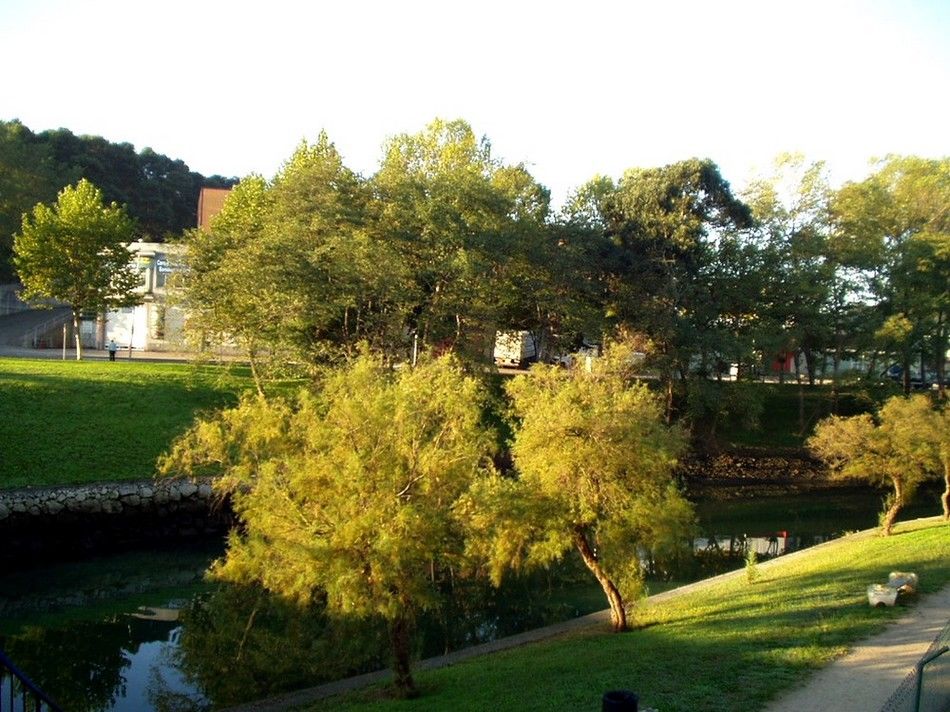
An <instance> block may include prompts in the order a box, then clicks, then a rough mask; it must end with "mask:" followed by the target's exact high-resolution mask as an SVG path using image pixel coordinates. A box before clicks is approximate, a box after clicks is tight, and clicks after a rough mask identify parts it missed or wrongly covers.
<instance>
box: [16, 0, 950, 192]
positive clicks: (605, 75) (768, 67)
mask: <svg viewBox="0 0 950 712" xmlns="http://www.w3.org/2000/svg"><path fill="white" fill-rule="evenodd" d="M0 67H2V68H3V71H2V74H0V119H6V120H9V119H14V118H19V119H20V120H21V121H23V123H25V124H26V125H27V126H29V127H30V128H31V129H33V130H34V131H41V130H44V129H49V128H58V127H61V126H62V127H66V128H68V129H70V130H72V131H73V132H74V133H77V134H84V133H87V134H97V135H101V136H104V137H106V138H107V139H109V140H110V141H127V142H129V143H132V144H134V145H135V147H136V149H138V150H140V149H142V148H144V147H146V146H150V147H151V148H153V149H154V150H156V151H158V152H159V153H164V154H166V155H168V156H170V157H172V158H180V159H182V160H184V161H185V162H186V163H187V164H188V165H189V166H190V167H191V168H192V169H193V170H197V171H199V172H201V173H204V174H205V175H209V174H213V173H220V174H224V175H237V176H242V175H246V174H248V173H251V172H256V173H262V174H264V175H265V176H267V177H270V176H272V175H273V174H274V172H275V171H276V170H277V169H278V168H279V166H280V164H281V163H282V162H283V161H284V160H286V159H287V158H288V157H289V156H290V154H291V152H292V151H293V149H294V147H295V146H296V144H297V143H298V142H299V141H300V140H301V139H302V138H308V139H312V138H314V137H315V136H316V135H317V133H318V132H319V131H320V130H321V129H326V131H327V132H328V133H329V135H330V138H331V139H332V140H333V141H334V142H335V143H336V145H337V147H338V148H339V150H340V151H341V153H342V154H343V156H344V159H345V160H346V162H347V164H348V165H349V166H350V167H351V168H353V169H355V170H357V171H359V172H362V173H364V174H370V173H372V172H373V171H374V170H375V168H376V166H377V165H378V161H379V158H380V155H381V146H382V144H383V142H384V140H385V139H386V138H387V137H388V136H391V135H393V134H397V133H402V132H416V131H419V130H421V129H422V128H423V127H424V126H425V124H426V123H428V122H429V121H430V120H431V119H433V118H434V117H436V116H439V117H443V118H457V117H461V118H464V119H466V120H467V121H469V122H470V123H471V124H472V126H473V128H474V130H475V131H476V133H478V134H479V135H486V136H487V137H488V138H489V139H490V140H491V142H492V146H493V150H494V153H495V155H496V156H498V157H500V158H502V159H504V160H505V161H506V162H511V163H516V162H524V163H525V164H527V165H528V167H529V169H530V170H531V171H532V173H533V174H534V175H535V177H536V178H537V179H538V180H540V181H541V182H542V183H544V184H545V185H548V186H549V187H550V188H552V190H553V192H554V197H555V200H556V201H558V202H560V200H562V199H563V197H564V195H565V194H566V193H567V191H568V190H570V189H572V188H574V187H576V186H577V185H579V184H581V183H583V182H584V181H586V180H587V179H589V178H590V177H592V176H593V175H595V174H598V173H600V174H605V175H610V176H613V177H617V176H619V175H620V174H621V173H622V172H623V170H624V169H625V168H628V167H632V166H644V167H645V166H655V165H662V164H665V163H669V162H672V161H676V160H680V159H684V158H689V157H692V156H701V157H710V158H712V159H713V160H715V161H716V162H717V163H718V164H719V165H720V167H721V169H722V172H723V174H724V175H725V177H726V178H727V179H729V180H730V181H732V182H733V183H735V184H737V185H738V186H741V185H742V184H743V183H744V182H745V180H746V179H747V178H748V177H749V175H750V172H751V171H753V170H755V169H756V168H759V169H762V168H767V167H768V165H769V164H770V162H771V160H772V158H773V157H774V156H775V155H776V154H777V153H779V152H781V151H802V152H804V153H805V154H806V155H807V156H808V157H810V158H815V159H824V160H827V161H828V163H829V165H830V166H831V168H832V169H833V175H834V177H835V178H836V179H837V180H843V179H850V178H859V177H860V176H861V174H862V172H863V171H864V170H865V168H866V165H867V161H868V159H869V158H871V157H873V156H882V155H885V154H887V153H917V154H920V155H925V156H932V157H938V156H945V155H948V154H950V138H948V136H950V133H948V127H950V2H947V1H946V0H932V1H930V0H919V1H916V2H894V1H890V2H872V1H870V0H865V1H862V2H857V1H855V2H849V1H838V0H820V1H817V2H812V1H811V0H782V1H781V2H779V1H771V0H751V1H749V2H730V1H729V0H716V1H711V0H697V1H696V2H687V1H669V2H666V1H662V0H657V1H656V2H636V1H635V0H626V1H625V2H598V1H596V0H574V1H573V2H552V1H550V0H549V1H547V2H534V1H519V0H506V1H504V2H496V1H495V0H480V1H479V2H465V3H461V2H451V1H450V0H438V1H435V2H421V1H418V0H391V1H390V2H368V1H362V0H348V1H347V2H332V3H331V2H316V1H313V2H286V1H284V0H259V1H257V2H243V1H240V0H226V1H218V0H182V1H179V0H160V1H159V0H87V1H80V0H70V1H66V0H62V1H58V0H0Z"/></svg>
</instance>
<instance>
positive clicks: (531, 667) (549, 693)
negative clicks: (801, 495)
mask: <svg viewBox="0 0 950 712" xmlns="http://www.w3.org/2000/svg"><path fill="white" fill-rule="evenodd" d="M948 560H950V526H948V525H947V524H946V523H944V522H942V521H940V520H937V519H928V520H919V521H917V522H911V523H907V524H902V525H900V526H899V527H898V529H897V533H896V534H895V535H894V536H891V537H888V538H883V537H880V536H877V535H875V534H872V533H868V532H865V533H862V534H857V535H852V536H848V537H845V538H843V539H839V540H837V541H834V542H831V543H829V544H826V545H824V546H822V547H819V548H816V549H813V550H808V551H805V552H802V553H801V554H798V555H795V556H791V557H789V558H786V559H782V558H779V559H776V560H775V561H774V562H771V563H770V564H768V565H762V566H760V574H761V576H760V578H759V580H758V581H757V582H756V583H754V584H749V583H748V582H747V581H746V578H745V577H744V576H742V575H741V574H740V575H739V576H736V577H732V578H731V579H729V580H719V581H713V582H709V583H706V584H701V585H699V586H697V587H696V588H694V589H691V590H690V591H688V592H686V593H683V594H682V595H678V596H676V597H673V598H669V599H666V600H660V601H655V602H649V603H646V604H643V605H642V606H641V607H640V609H639V610H638V611H637V612H636V614H635V616H634V618H635V620H636V625H637V628H636V629H635V630H633V631H631V632H629V633H623V634H611V633H609V632H607V631H606V630H603V629H589V630H586V631H584V632H582V633H578V634H573V635H568V636H565V637H562V638H559V639H555V640H550V641H547V642H543V643H537V644H534V645H530V646H526V647H523V648H516V649H513V650H508V651H504V652H500V653H495V654H493V655H488V656H484V657H481V658H476V659H473V660H470V661H468V662H465V663H462V664H459V665H456V666H453V667H449V668H443V669H440V670H433V671H429V672H420V673H418V675H417V681H418V683H419V687H420V689H421V691H422V696H421V697H420V698H418V699H416V700H410V701H406V700H394V699H391V698H390V697H389V691H388V690H387V689H386V688H379V687H377V688H371V689H368V690H365V691H362V692H359V693H354V694H351V695H349V696H348V697H345V698H332V699H328V700H325V701H323V702H321V703H319V704H316V705H314V706H312V707H311V708H310V709H311V710H312V711H314V712H315V711H317V710H331V709H332V710H350V709H360V710H364V709H374V710H400V712H409V711H410V710H454V709H464V710H509V709H510V710H582V709H586V710H593V709H599V708H600V700H601V696H602V695H603V693H604V691H606V690H611V689H630V690H634V691H636V692H637V693H639V695H640V699H641V704H643V705H644V706H650V707H656V708H657V709H660V710H663V712H676V711H679V710H681V711H683V712H685V711H686V710H691V711H699V710H717V711H718V710H756V709H761V708H762V707H763V706H764V705H765V704H766V702H767V701H768V700H770V699H772V698H774V697H776V696H777V695H778V694H780V693H781V692H782V691H783V690H784V689H786V688H788V687H790V686H791V685H793V684H794V683H796V682H797V681H798V680H800V679H802V678H804V677H805V676H807V675H808V674H809V673H810V672H812V671H814V670H816V669H818V668H820V667H821V666H823V665H825V664H827V663H828V662H830V661H831V660H832V659H833V658H835V657H836V656H838V655H840V654H842V653H843V652H845V651H846V650H847V649H848V648H849V646H851V645H852V644H854V643H855V642H856V641H858V640H860V639H861V638H863V637H865V636H867V635H869V634H872V633H874V632H876V631H879V630H880V629H882V628H883V626H884V625H885V624H886V623H887V622H888V621H890V620H893V619H894V618H895V617H897V616H899V615H901V612H902V611H901V609H900V608H888V609H876V608H870V607H869V606H868V603H867V598H866V594H865V588H866V586H867V584H868V583H871V582H880V581H885V580H886V579H887V575H888V573H889V572H890V571H892V570H909V571H916V572H917V573H918V574H919V575H920V580H921V594H922V595H926V594H927V593H930V592H934V591H937V590H939V589H940V588H942V587H943V586H946V585H948V584H950V567H948V566H947V561H948ZM909 605H913V602H911V603H910V604H909ZM829 704H831V705H832V706H833V701H829Z"/></svg>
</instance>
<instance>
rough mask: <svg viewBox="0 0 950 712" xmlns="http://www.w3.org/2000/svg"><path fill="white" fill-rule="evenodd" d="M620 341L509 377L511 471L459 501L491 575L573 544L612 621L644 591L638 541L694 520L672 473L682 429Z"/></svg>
mask: <svg viewBox="0 0 950 712" xmlns="http://www.w3.org/2000/svg"><path fill="white" fill-rule="evenodd" d="M629 356H630V351H629V349H625V348H621V347H620V346H615V347H613V348H612V349H610V350H609V351H608V353H607V356H606V357H605V358H603V359H598V360H596V362H595V364H596V367H595V368H594V369H593V370H592V371H590V372H588V371H587V370H586V369H584V368H582V367H576V368H573V369H570V370H567V369H560V368H557V367H553V366H552V367H547V366H541V365H539V366H535V367H533V368H532V369H531V372H530V373H529V374H527V375H523V376H519V377H517V378H516V379H514V380H513V381H512V382H511V383H510V384H509V385H508V386H507V387H506V390H507V391H508V394H509V396H510V397H511V400H512V406H513V410H514V416H515V423H514V442H513V444H512V447H511V451H512V455H513V459H514V466H515V470H516V475H515V477H501V476H496V477H494V478H490V479H486V480H483V481H480V482H479V484H478V486H477V488H476V489H475V490H474V491H473V493H472V495H471V496H470V497H468V498H466V499H465V500H464V501H463V502H462V504H461V505H460V507H459V512H460V515H461V516H463V517H464V518H465V519H466V520H467V521H468V523H469V526H470V531H471V534H470V540H469V553H470V555H472V556H474V557H475V558H476V559H481V560H485V561H487V562H488V564H489V566H490V570H491V576H492V578H493V580H494V581H495V582H496V583H498V582H500V580H501V578H502V576H503V573H504V571H505V570H506V569H508V568H515V569H517V568H520V567H522V566H543V565H547V564H549V563H550V562H552V561H554V560H557V559H559V558H560V557H562V556H563V555H564V554H565V553H566V552H567V551H569V550H571V549H574V550H576V551H577V553H578V554H579V555H580V557H581V559H582V560H583V562H584V564H585V565H586V566H587V568H588V569H589V570H590V571H591V573H592V574H593V575H594V577H595V578H596V579H597V582H598V583H599V584H600V586H601V587H602V588H603V591H604V595H605V596H606V598H607V601H608V604H609V605H610V612H611V623H612V625H613V628H614V630H617V631H620V630H624V629H625V628H626V627H627V611H626V602H625V601H628V600H629V597H630V596H632V595H633V594H634V593H635V592H636V591H638V590H639V587H640V582H641V567H640V560H639V558H638V547H645V548H648V549H653V550H654V551H658V552H668V551H672V550H675V549H676V548H677V547H679V546H681V544H682V542H683V541H684V540H685V536H686V535H687V534H688V532H689V530H690V527H691V525H692V521H693V514H692V509H691V507H690V505H689V503H688V502H687V501H686V500H685V499H684V498H683V497H682V496H681V495H680V493H679V492H678V490H677V489H676V487H675V485H674V484H673V481H672V468H673V465H674V463H675V460H676V457H677V455H678V454H679V452H680V451H681V448H682V444H683V439H682V437H681V434H680V433H679V431H678V430H677V429H676V428H669V427H667V426H666V425H664V424H663V410H662V406H661V404H660V403H658V401H657V399H656V398H655V396H654V395H653V394H652V393H651V392H650V391H649V389H648V388H647V387H646V386H645V385H643V384H639V383H634V382H633V381H632V380H631V379H630V378H629V374H628V373H627V371H628V369H629V364H630V360H629Z"/></svg>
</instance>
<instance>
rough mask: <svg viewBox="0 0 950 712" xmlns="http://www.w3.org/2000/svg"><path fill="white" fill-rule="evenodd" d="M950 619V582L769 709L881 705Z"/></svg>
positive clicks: (848, 710) (844, 710)
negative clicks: (947, 585) (949, 585)
mask: <svg viewBox="0 0 950 712" xmlns="http://www.w3.org/2000/svg"><path fill="white" fill-rule="evenodd" d="M948 621H950V587H947V588H944V589H943V590H942V591H940V592H939V593H935V594H931V595H930V596H926V597H924V598H922V599H921V600H920V601H919V602H917V603H914V604H912V605H911V606H910V607H909V608H908V609H907V614H906V615H904V616H902V617H901V618H899V619H897V620H896V621H894V622H893V623H892V624H891V625H889V626H888V627H887V629H886V630H884V631H883V632H881V633H878V634H877V635H874V636H872V637H870V638H868V639H866V640H864V641H863V642H861V643H858V644H857V645H856V646H855V648H854V650H852V651H851V652H850V653H849V654H847V655H845V656H844V657H842V658H839V659H837V660H835V661H834V662H833V663H831V665H829V666H828V667H826V668H823V669H822V670H819V671H818V672H817V673H815V674H814V675H812V676H811V677H809V678H807V679H805V680H803V684H802V685H801V686H800V687H797V688H794V689H792V690H791V691H790V692H788V693H786V695H785V696H783V697H781V698H779V699H778V700H776V701H775V702H774V703H773V704H771V705H769V706H768V707H766V708H765V712H826V711H828V712H831V711H833V712H876V711H877V710H881V709H882V708H883V707H884V706H885V705H886V704H887V702H888V701H889V700H890V698H891V695H893V694H894V692H895V691H896V690H897V688H898V687H900V685H901V683H902V682H903V681H904V678H906V677H907V675H908V674H910V672H911V671H912V670H913V668H914V665H916V663H917V662H918V661H919V660H920V659H921V658H922V657H923V656H924V654H925V653H926V652H927V649H928V648H929V647H930V644H931V643H932V642H933V641H934V640H935V639H936V637H937V636H938V635H939V634H940V632H941V631H942V630H943V629H944V627H945V626H946V625H947V622H948ZM948 654H950V653H948Z"/></svg>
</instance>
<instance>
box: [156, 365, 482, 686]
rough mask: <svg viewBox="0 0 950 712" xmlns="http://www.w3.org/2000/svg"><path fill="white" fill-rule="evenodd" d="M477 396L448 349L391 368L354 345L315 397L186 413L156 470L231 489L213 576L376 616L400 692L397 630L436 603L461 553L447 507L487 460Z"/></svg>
mask: <svg viewBox="0 0 950 712" xmlns="http://www.w3.org/2000/svg"><path fill="white" fill-rule="evenodd" d="M482 398H483V396H482V392H481V388H480V386H479V385H478V383H477V382H476V381H475V380H474V379H472V378H469V377H466V376H465V375H464V374H463V373H462V372H461V370H460V369H459V367H458V366H457V364H456V363H455V362H454V361H453V360H452V359H450V358H448V357H443V358H441V359H437V360H432V361H428V362H426V363H424V364H422V365H420V366H419V367H417V368H414V369H402V370H400V371H398V372H395V373H393V372H392V371H389V370H387V369H385V368H384V367H383V365H382V363H381V362H380V360H379V359H378V358H376V357H373V356H370V355H368V354H363V355H361V356H360V357H359V358H357V359H355V360H354V361H353V362H352V363H351V364H349V365H348V366H347V367H346V368H345V369H341V370H339V371H337V372H334V373H331V374H330V375H328V376H327V378H326V379H325V381H324V382H323V383H322V386H321V388H320V390H319V391H318V392H307V391H303V392H301V393H300V395H299V396H298V397H297V398H296V399H295V400H293V401H286V400H282V399H271V400H265V399H264V398H263V397H260V396H257V397H248V398H245V399H243V400H242V402H241V404H240V405H239V406H237V407H236V408H232V409H230V410H226V411H224V412H222V413H220V414H218V415H217V416H215V417H213V418H210V419H207V420H204V421H202V422H199V423H198V424H196V425H195V426H194V428H193V429H192V430H191V431H190V432H189V433H188V434H187V435H186V436H185V437H183V438H181V439H180V440H179V441H178V442H176V443H175V445H174V447H173V448H172V450H171V452H170V453H169V454H168V455H167V456H166V457H164V458H163V459H162V462H161V469H162V471H164V472H166V473H175V474H191V473H195V472H203V471H205V470H206V468H210V469H213V470H216V471H217V472H218V474H219V475H220V477H219V479H218V480H217V484H216V487H217V489H218V491H220V492H227V493H228V494H229V495H230V496H231V498H232V501H233V505H234V509H235V511H236V512H237V514H238V516H239V517H240V519H241V521H242V524H243V526H242V529H241V530H240V532H234V533H233V534H232V535H231V538H230V540H229V545H228V552H227V555H226V557H225V558H224V559H223V560H221V561H220V562H219V563H218V564H217V565H216V566H215V568H214V574H215V575H216V576H219V577H221V578H223V579H226V580H230V581H234V582H237V583H260V584H261V585H263V586H264V587H265V588H266V589H268V590H270V591H273V592H275V593H277V594H279V595H281V596H283V597H285V598H288V599H291V600H295V601H297V602H299V603H300V604H302V605H303V604H307V603H309V602H311V601H313V600H314V599H315V598H323V597H325V600H326V606H327V611H328V613H329V614H330V615H336V616H354V617H357V618H370V617H379V618H381V619H383V620H385V621H387V622H388V623H389V625H390V628H391V634H392V636H393V648H394V650H393V652H394V655H395V658H396V662H395V664H396V667H397V670H400V674H401V678H400V680H399V682H400V685H401V686H403V687H404V688H405V689H406V691H407V692H408V691H411V689H412V681H411V677H410V676H409V672H408V663H409V660H408V656H409V649H408V645H409V638H408V632H409V630H410V629H411V627H412V625H413V622H414V619H415V616H416V615H417V614H418V613H419V612H421V611H423V610H428V609H433V608H437V607H438V606H439V605H440V603H441V594H440V591H439V590H438V587H437V586H436V585H435V582H434V580H433V577H432V576H431V572H433V571H441V570H443V569H445V568H447V567H450V566H453V565H454V564H456V563H458V562H459V560H460V558H459V557H460V556H461V553H462V537H461V531H460V529H459V527H458V525H457V522H456V519H455V517H454V515H453V505H454V504H455V503H456V502H457V501H458V500H459V498H460V497H461V496H462V495H463V494H465V493H466V492H467V491H468V489H469V488H470V487H471V485H472V484H473V482H474V481H476V480H477V479H478V478H480V477H482V476H483V473H484V472H485V468H486V467H488V461H487V458H488V456H489V454H490V447H491V442H492V438H491V435H490V433H488V432H487V431H486V430H485V428H484V427H483V425H482V422H481V421H482V408H481V403H482Z"/></svg>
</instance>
